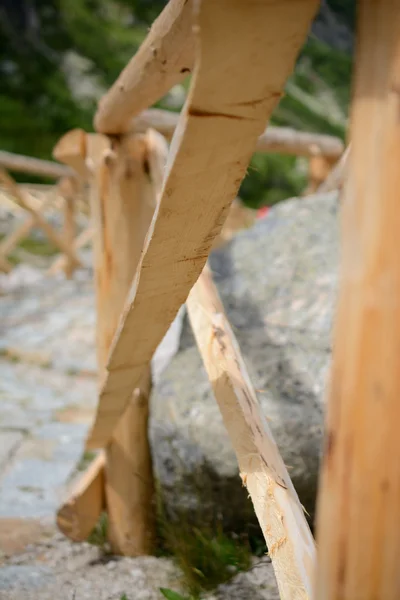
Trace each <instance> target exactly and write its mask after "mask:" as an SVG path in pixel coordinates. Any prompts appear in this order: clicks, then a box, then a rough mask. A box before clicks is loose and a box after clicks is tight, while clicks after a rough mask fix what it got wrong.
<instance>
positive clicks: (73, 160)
mask: <svg viewBox="0 0 400 600" xmlns="http://www.w3.org/2000/svg"><path fill="white" fill-rule="evenodd" d="M53 158H55V159H56V160H58V161H60V162H62V163H64V164H66V165H68V166H70V167H72V168H73V169H74V170H75V171H76V172H77V173H78V174H79V175H80V176H81V177H84V178H86V177H87V174H88V169H87V166H86V164H85V159H86V133H85V132H84V131H83V129H72V130H71V131H69V132H68V133H66V134H65V135H63V137H62V138H61V139H60V140H59V141H58V142H57V144H56V145H55V146H54V149H53Z"/></svg>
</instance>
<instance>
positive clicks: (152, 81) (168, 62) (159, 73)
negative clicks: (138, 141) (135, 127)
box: [94, 0, 194, 134]
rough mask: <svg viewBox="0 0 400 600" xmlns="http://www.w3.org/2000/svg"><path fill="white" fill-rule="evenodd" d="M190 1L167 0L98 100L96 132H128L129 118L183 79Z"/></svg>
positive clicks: (189, 46)
mask: <svg viewBox="0 0 400 600" xmlns="http://www.w3.org/2000/svg"><path fill="white" fill-rule="evenodd" d="M192 14H193V2H192V0H170V1H169V2H168V4H167V6H166V7H165V8H164V10H163V12H162V13H161V14H160V16H159V17H158V19H156V21H154V23H153V26H152V27H151V29H150V31H149V33H148V35H147V37H146V39H145V41H144V42H143V44H142V46H141V47H140V48H139V51H138V52H137V54H136V55H135V56H134V57H133V58H132V60H131V61H130V63H129V64H128V65H127V66H126V67H125V69H124V70H123V71H122V73H121V75H120V76H119V78H118V79H117V81H116V82H115V83H114V85H113V86H112V88H111V89H110V90H109V91H108V92H107V94H106V95H105V96H104V97H103V98H102V99H101V101H100V103H99V109H98V111H97V113H96V116H95V119H94V125H95V129H96V131H99V132H100V133H108V134H116V133H123V132H126V131H128V129H129V126H130V120H131V118H132V117H133V116H134V115H135V114H138V113H139V112H140V111H142V110H144V109H145V108H147V107H148V106H151V105H152V104H154V102H157V100H159V99H160V98H161V97H162V96H164V95H165V94H166V93H167V92H168V91H169V90H170V89H171V87H172V86H174V85H175V84H177V83H179V82H180V81H181V80H182V79H184V78H185V77H186V76H187V75H188V74H189V73H190V72H191V70H192V67H193V63H194V37H193V33H192Z"/></svg>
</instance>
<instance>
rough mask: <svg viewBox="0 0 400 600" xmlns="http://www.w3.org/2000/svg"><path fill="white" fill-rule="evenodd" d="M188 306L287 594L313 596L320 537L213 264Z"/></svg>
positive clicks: (281, 586)
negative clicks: (261, 400)
mask: <svg viewBox="0 0 400 600" xmlns="http://www.w3.org/2000/svg"><path fill="white" fill-rule="evenodd" d="M187 307H188V313H189V318H190V323H191V326H192V329H193V332H194V335H195V338H196V342H197V345H198V347H199V350H200V354H201V356H202V358H203V362H204V366H205V368H206V371H207V374H208V377H209V379H210V382H211V385H212V387H213V390H214V395H215V398H216V400H217V402H218V405H219V408H220V410H221V413H222V416H223V418H224V423H225V426H226V429H227V431H228V433H229V436H230V439H231V442H232V445H233V448H234V449H235V452H236V456H237V459H238V463H239V468H240V472H241V478H242V481H243V484H244V485H245V486H246V487H247V489H248V491H249V493H250V497H251V499H252V501H253V504H254V509H255V512H256V515H257V518H258V521H259V523H260V526H261V530H262V532H263V535H264V537H265V540H266V542H267V544H268V549H269V555H270V557H271V558H272V560H273V562H274V568H275V575H276V578H277V582H278V586H279V591H280V595H281V598H308V597H310V595H311V587H312V579H313V568H314V562H315V547H314V540H313V537H312V535H311V532H310V529H309V527H308V524H307V521H306V519H305V516H304V512H303V508H302V506H301V504H300V502H299V500H298V497H297V494H296V491H295V489H294V487H293V484H292V482H291V480H290V477H289V474H288V472H287V469H286V467H285V465H284V463H283V460H282V458H281V456H280V454H279V450H278V448H277V446H276V443H275V441H274V439H273V437H272V434H271V432H270V430H269V427H268V424H267V422H266V420H265V418H264V417H263V415H262V414H261V411H260V406H259V404H258V400H257V397H256V394H255V391H254V388H253V386H252V385H251V382H250V378H249V375H248V373H247V369H246V366H245V364H244V361H243V359H242V357H241V354H240V350H239V346H238V344H237V341H236V339H235V336H234V334H233V332H232V329H231V327H230V325H229V322H228V320H227V318H226V315H225V313H224V308H223V305H222V303H221V300H220V298H219V296H218V292H217V290H216V288H215V286H214V284H213V281H212V278H211V273H210V271H209V269H208V268H207V267H206V268H205V270H204V271H203V273H202V274H201V275H200V277H199V279H198V281H197V283H196V284H195V286H194V287H193V289H192V291H191V292H190V294H189V298H188V301H187Z"/></svg>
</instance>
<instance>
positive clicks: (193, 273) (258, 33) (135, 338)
mask: <svg viewBox="0 0 400 600" xmlns="http://www.w3.org/2000/svg"><path fill="white" fill-rule="evenodd" d="M317 7H318V2H317V0H297V1H296V2H293V1H292V0H282V1H281V2H279V4H277V3H272V4H271V3H269V2H258V1H256V0H249V1H247V2H243V1H242V0H203V1H202V2H201V3H199V7H198V8H199V10H198V13H197V16H196V26H195V31H196V39H197V47H198V56H197V64H196V69H195V73H194V76H193V79H192V87H191V90H190V93H189V96H188V100H187V102H186V104H185V107H184V109H183V111H182V114H181V117H180V122H179V124H178V127H177V130H176V132H175V135H174V138H173V140H172V145H171V150H170V153H169V158H168V164H167V169H166V179H165V182H164V186H163V192H162V198H161V202H160V205H159V207H158V209H157V211H156V213H155V216H154V218H153V221H152V224H151V227H150V230H149V232H148V235H147V238H146V243H145V249H144V253H143V256H142V258H141V261H140V265H139V268H138V270H137V272H136V275H135V279H134V281H133V284H132V288H131V290H130V294H129V298H128V301H127V304H126V307H125V310H124V314H123V318H122V319H121V322H120V325H119V327H118V330H117V333H116V336H115V339H114V342H113V345H112V350H111V353H110V358H109V362H108V365H107V373H106V374H105V377H104V381H103V383H102V386H101V392H100V401H99V406H98V410H97V415H96V421H95V424H94V426H93V429H92V432H91V435H90V436H89V439H88V442H87V444H88V447H101V446H103V445H104V444H105V443H107V442H108V440H109V439H110V437H111V435H112V432H113V430H114V428H115V426H116V424H117V422H118V420H119V418H120V416H121V414H122V413H123V411H124V409H125V407H126V405H127V402H128V400H129V398H130V397H131V394H132V390H133V389H134V388H135V387H136V386H137V385H138V383H139V381H140V380H141V378H142V376H143V373H144V371H145V370H146V369H147V365H148V364H149V362H150V360H151V358H152V356H153V354H154V352H155V350H156V348H157V346H158V344H159V343H160V342H161V340H162V338H163V337H164V335H165V334H166V332H167V330H168V327H169V326H170V324H171V322H172V321H173V319H174V317H175V316H176V314H177V312H178V310H179V308H180V306H181V305H182V304H183V303H184V302H185V301H186V298H187V295H188V293H189V291H190V289H191V287H192V286H193V284H194V283H195V281H196V280H197V278H198V276H199V275H200V273H201V271H202V269H203V267H204V264H205V262H206V260H207V257H208V254H209V252H210V248H211V246H212V243H213V241H214V239H215V237H216V236H217V235H218V233H219V232H220V230H221V228H222V225H223V223H224V221H225V218H226V216H227V214H228V210H229V207H230V204H231V203H232V201H233V199H234V198H235V196H236V193H237V190H238V187H239V185H240V182H241V180H242V178H243V176H244V174H245V172H246V168H247V165H248V163H249V160H250V157H251V155H252V153H253V151H254V148H255V145H256V141H257V138H258V136H259V135H260V133H261V132H262V131H263V130H264V128H265V125H266V121H267V119H268V118H269V116H270V114H271V112H272V110H273V108H274V107H275V105H276V103H277V102H278V100H279V98H280V96H281V95H282V92H283V87H284V84H285V81H286V79H287V77H288V75H289V74H290V72H291V70H292V69H293V66H294V63H295V60H296V56H297V53H298V51H299V49H300V47H301V45H302V44H303V42H304V39H305V36H306V34H307V31H308V28H309V25H310V22H311V21H312V18H313V16H314V14H315V12H316V9H317ZM238 39H240V52H238Z"/></svg>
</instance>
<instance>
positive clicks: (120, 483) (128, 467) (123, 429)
mask: <svg viewBox="0 0 400 600" xmlns="http://www.w3.org/2000/svg"><path fill="white" fill-rule="evenodd" d="M99 137H100V136H99ZM157 143H158V148H157ZM167 151H168V148H167V145H166V142H165V141H164V139H163V138H162V137H161V136H160V134H158V133H156V132H152V131H150V132H149V133H148V134H145V135H142V134H134V135H127V136H125V137H122V138H121V139H120V140H119V141H118V142H117V141H114V142H113V143H112V146H111V143H110V147H109V149H108V150H106V151H105V152H103V154H102V156H101V157H100V159H99V160H96V159H95V158H93V157H91V156H90V155H89V156H90V158H92V160H93V165H94V180H93V182H92V186H91V196H92V198H91V200H92V201H91V205H92V214H93V215H94V220H95V228H96V236H95V244H94V248H95V274H96V296H97V349H98V364H99V367H100V373H103V369H104V367H105V365H106V361H107V357H108V352H109V348H110V345H111V341H112V339H113V335H114V333H115V330H116V327H117V325H118V322H119V318H120V315H121V312H122V309H123V307H124V303H125V299H126V296H127V294H128V292H129V289H130V286H131V283H132V280H133V277H134V274H135V271H136V268H137V265H138V263H139V259H140V255H141V252H142V248H143V244H144V239H145V236H146V233H147V230H148V228H149V225H150V223H151V219H152V217H153V213H154V210H155V208H156V203H157V192H158V191H159V190H160V187H161V183H162V180H161V177H160V173H162V172H163V171H164V167H165V163H166V158H167ZM157 154H158V156H157ZM154 167H155V172H154ZM150 389H151V374H150V364H149V365H148V367H147V370H146V372H145V373H144V374H143V378H142V380H141V381H140V382H138V388H137V389H136V390H135V391H134V392H133V395H132V398H131V399H130V401H129V407H128V409H127V410H126V411H125V413H124V415H123V418H122V419H121V420H120V422H119V423H118V426H117V428H116V430H115V436H114V438H113V440H112V442H111V444H109V446H108V447H107V448H106V477H105V481H106V499H107V510H108V514H109V541H110V544H111V547H112V549H113V551H114V552H116V553H118V554H124V555H129V556H138V555H143V554H149V553H150V552H151V550H152V547H153V543H154V539H155V522H154V503H153V496H154V482H153V477H152V463H151V453H150V446H149V441H148V435H147V429H148V417H149V407H148V399H149V394H150ZM132 391H133V390H132Z"/></svg>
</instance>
